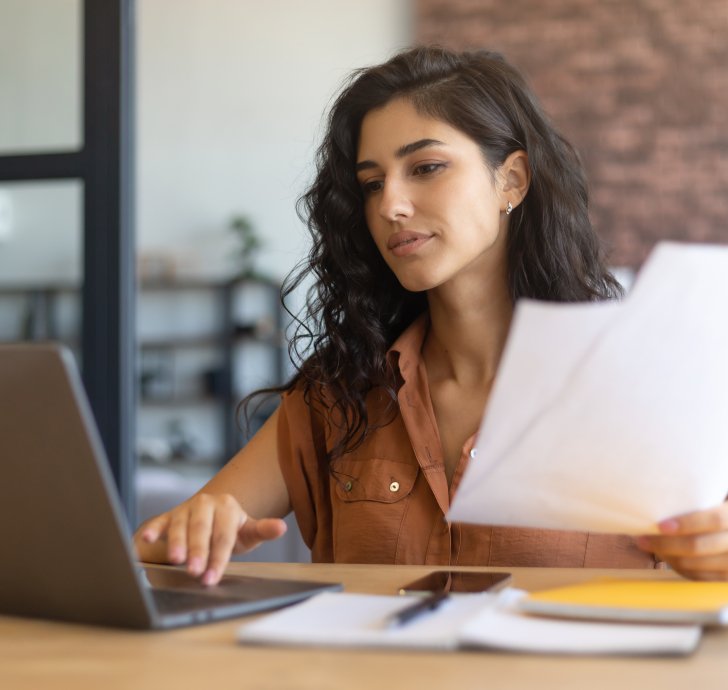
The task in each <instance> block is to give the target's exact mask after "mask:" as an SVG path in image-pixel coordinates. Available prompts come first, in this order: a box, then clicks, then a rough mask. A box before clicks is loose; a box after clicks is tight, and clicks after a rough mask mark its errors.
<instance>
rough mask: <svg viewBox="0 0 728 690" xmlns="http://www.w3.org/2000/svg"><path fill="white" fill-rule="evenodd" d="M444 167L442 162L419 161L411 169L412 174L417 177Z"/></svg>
mask: <svg viewBox="0 0 728 690" xmlns="http://www.w3.org/2000/svg"><path fill="white" fill-rule="evenodd" d="M443 168H445V164H444V163H420V164H419V165H416V166H415V167H414V168H413V169H412V174H413V175H415V176H418V177H421V176H424V175H432V174H433V173H436V172H438V171H439V170H442V169H443Z"/></svg>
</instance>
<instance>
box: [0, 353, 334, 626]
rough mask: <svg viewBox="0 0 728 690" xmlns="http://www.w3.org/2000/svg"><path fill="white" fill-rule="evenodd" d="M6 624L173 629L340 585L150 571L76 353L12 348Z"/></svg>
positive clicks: (5, 488) (4, 481) (5, 368)
mask: <svg viewBox="0 0 728 690" xmlns="http://www.w3.org/2000/svg"><path fill="white" fill-rule="evenodd" d="M0 549H1V550H2V567H0V614H10V615H19V616H32V617H40V618H50V619H58V620H63V621H72V622H77V623H87V624H94V625H105V626H114V627H123V628H137V629H154V628H170V627H178V626H183V625H191V624H195V623H203V622H208V621H212V620H217V619H221V618H229V617H233V616H240V615H243V614H248V613H253V612H257V611H261V610H264V609H270V608H276V607H279V606H284V605H287V604H291V603H294V602H296V601H300V600H302V599H305V598H306V597H309V596H311V595H313V594H317V593H319V592H322V591H325V590H336V589H341V586H340V585H338V584H331V583H324V582H302V581H295V580H280V579H278V580H276V579H268V578H263V577H243V576H225V577H223V579H222V580H221V582H220V584H218V585H216V586H213V587H205V586H203V585H201V584H200V583H199V582H198V581H197V580H196V579H194V578H192V577H190V576H188V575H187V573H186V572H185V571H184V569H183V568H180V567H174V566H141V565H140V564H139V563H137V561H136V556H135V552H134V550H133V548H132V542H131V534H130V532H129V529H128V525H127V522H126V519H125V516H124V513H123V510H122V508H121V505H120V503H119V499H118V496H117V493H116V488H115V485H114V482H113V478H112V476H111V473H110V471H109V468H108V462H107V460H106V456H105V453H104V449H103V446H102V443H101V439H100V436H99V433H98V430H97V428H96V424H95V421H94V419H93V416H92V413H91V409H90V406H89V403H88V401H87V398H86V395H85V392H84V389H83V385H82V383H81V379H80V376H79V374H78V370H77V368H76V366H75V361H74V359H73V356H72V355H71V353H70V352H69V351H68V350H67V349H66V348H65V347H63V346H60V345H56V344H28V343H23V344H10V345H0Z"/></svg>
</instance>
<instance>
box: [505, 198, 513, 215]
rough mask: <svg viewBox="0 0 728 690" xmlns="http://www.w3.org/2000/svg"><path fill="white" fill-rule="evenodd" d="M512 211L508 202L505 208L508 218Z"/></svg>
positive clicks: (511, 205) (511, 206)
mask: <svg viewBox="0 0 728 690" xmlns="http://www.w3.org/2000/svg"><path fill="white" fill-rule="evenodd" d="M512 210H513V204H512V203H511V202H510V201H509V202H508V206H506V215H507V216H510V215H511V211H512Z"/></svg>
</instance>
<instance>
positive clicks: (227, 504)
mask: <svg viewBox="0 0 728 690" xmlns="http://www.w3.org/2000/svg"><path fill="white" fill-rule="evenodd" d="M246 518H247V516H246V515H245V513H243V511H242V509H241V508H240V504H239V503H238V502H237V501H236V500H235V499H234V498H233V497H232V496H225V497H222V499H221V500H219V501H218V503H217V505H216V509H215V519H214V523H213V525H212V535H211V537H210V555H209V557H208V561H207V568H206V570H205V573H204V575H203V576H202V582H203V584H206V585H215V584H217V583H218V582H219V581H220V578H221V577H222V575H223V572H224V571H225V566H226V565H227V564H228V561H229V560H230V555H231V554H232V552H233V548H234V547H235V542H236V539H237V534H238V527H239V526H240V522H241V520H245V519H246Z"/></svg>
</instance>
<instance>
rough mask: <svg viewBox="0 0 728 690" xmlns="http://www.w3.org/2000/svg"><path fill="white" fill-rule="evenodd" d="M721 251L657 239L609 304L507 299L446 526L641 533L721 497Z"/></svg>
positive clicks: (724, 333)
mask: <svg viewBox="0 0 728 690" xmlns="http://www.w3.org/2000/svg"><path fill="white" fill-rule="evenodd" d="M727 304H728V248H722V247H715V246H705V245H702V246H700V245H680V244H675V243H662V244H660V245H659V246H658V248H657V249H656V250H655V251H654V252H653V254H652V256H651V257H650V259H649V261H648V262H647V263H646V264H645V266H644V267H643V270H642V271H641V272H640V275H639V278H638V280H637V283H636V285H635V287H634V289H633V291H632V293H631V294H630V295H629V296H628V297H627V298H626V299H625V300H624V301H623V302H621V303H606V304H604V303H602V304H554V303H549V304H546V303H537V302H531V301H524V302H521V303H519V304H518V306H517V308H516V313H515V316H514V321H513V325H512V328H511V333H510V335H509V339H508V343H507V345H506V350H505V352H504V355H503V360H502V362H501V366H500V369H499V372H498V376H497V379H496V382H495V385H494V388H493V393H492V396H491V400H490V402H489V405H488V408H487V410H486V414H485V416H484V419H483V423H482V425H481V427H480V431H479V433H478V437H477V441H476V445H475V448H476V452H477V454H476V457H475V458H474V459H473V460H472V461H471V462H470V465H469V466H468V468H467V470H466V472H465V474H464V476H463V479H462V482H461V484H460V487H459V489H458V492H457V495H456V497H455V499H454V502H453V505H452V508H451V510H450V513H449V516H448V517H449V519H451V520H453V521H463V522H474V523H478V524H491V525H496V524H497V525H514V526H523V527H540V528H552V529H565V530H582V531H594V532H613V533H625V534H646V533H651V532H655V531H656V523H657V522H659V521H660V520H663V519H665V518H667V517H670V516H673V515H678V514H681V513H685V512H689V511H693V510H698V509H702V508H709V507H712V506H715V505H717V504H719V503H720V502H722V501H723V500H724V499H725V497H726V494H728V314H727V313H726V308H725V307H726V305H727Z"/></svg>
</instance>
